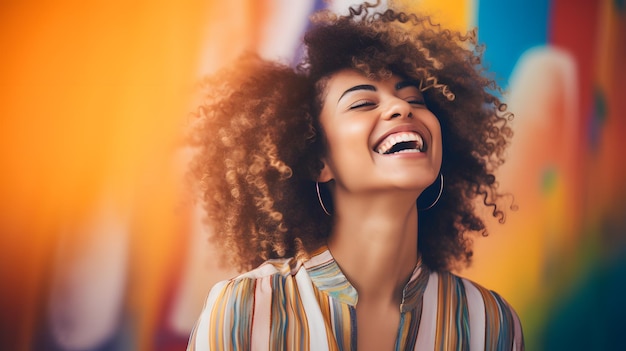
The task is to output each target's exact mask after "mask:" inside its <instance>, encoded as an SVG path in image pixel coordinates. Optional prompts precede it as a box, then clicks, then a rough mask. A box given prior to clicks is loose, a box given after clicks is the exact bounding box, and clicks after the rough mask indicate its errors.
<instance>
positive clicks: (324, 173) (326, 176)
mask: <svg viewBox="0 0 626 351" xmlns="http://www.w3.org/2000/svg"><path fill="white" fill-rule="evenodd" d="M322 163H323V164H324V167H322V170H321V171H320V175H319V177H317V181H318V182H320V183H326V182H329V181H331V180H333V179H335V175H334V174H333V171H332V170H331V169H330V167H329V166H328V162H326V160H322Z"/></svg>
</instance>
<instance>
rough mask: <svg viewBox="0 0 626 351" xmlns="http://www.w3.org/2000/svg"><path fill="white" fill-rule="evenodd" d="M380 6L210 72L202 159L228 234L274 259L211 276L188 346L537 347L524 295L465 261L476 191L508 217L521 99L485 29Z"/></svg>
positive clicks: (236, 252) (198, 138) (249, 260)
mask: <svg viewBox="0 0 626 351" xmlns="http://www.w3.org/2000/svg"><path fill="white" fill-rule="evenodd" d="M370 11H372V9H371V6H370V5H367V4H366V5H362V6H360V7H359V8H356V9H351V12H350V15H349V16H346V17H336V16H334V15H331V14H328V13H321V14H318V16H317V17H316V18H315V19H314V24H313V26H312V27H311V28H310V29H309V30H308V31H307V33H306V35H305V38H304V43H305V45H306V48H307V57H306V59H305V61H304V62H303V64H302V65H301V66H300V67H299V69H298V70H293V69H290V68H288V67H284V66H281V65H278V64H275V63H270V62H264V61H262V60H260V59H258V58H255V57H254V56H248V57H245V58H242V59H241V60H240V61H239V62H238V63H237V64H236V65H235V66H234V67H233V68H231V69H230V70H226V71H224V72H222V74H220V75H218V76H215V77H213V78H212V79H210V80H209V81H208V82H207V86H208V87H210V90H208V92H207V95H206V100H205V103H204V104H203V105H202V106H201V108H200V112H199V117H200V118H199V119H198V125H197V128H195V130H194V132H195V133H194V138H193V140H194V143H195V145H197V146H198V147H199V150H200V151H199V153H198V155H197V157H196V158H195V159H194V161H193V162H192V172H193V173H194V174H195V175H196V176H197V177H198V178H199V179H200V182H199V184H200V187H201V191H202V194H203V200H204V203H205V206H206V210H207V213H208V214H209V216H210V219H211V223H212V224H213V225H214V226H215V232H216V234H215V237H214V240H215V241H216V242H218V243H219V244H220V245H222V247H223V248H224V249H225V251H228V252H230V253H232V256H231V257H232V259H233V263H235V264H237V265H238V266H239V267H240V268H242V269H246V270H247V269H251V268H253V267H255V266H257V265H259V264H261V265H260V266H258V268H255V269H253V270H251V271H249V272H247V273H245V274H243V275H241V276H239V277H236V278H234V279H231V280H229V281H225V282H221V283H218V284H217V285H216V286H215V287H214V288H213V289H212V290H211V292H210V294H209V297H208V299H207V302H206V305H205V308H204V310H203V312H202V315H201V316H200V319H199V321H198V323H197V324H196V327H195V328H194V331H193V333H192V336H191V340H190V343H189V350H228V349H237V350H247V349H261V350H326V349H328V350H356V349H357V346H358V350H389V349H396V350H409V349H410V350H413V349H418V350H432V349H437V350H449V349H472V350H475V349H488V350H511V349H514V350H519V349H523V340H522V333H521V326H520V323H519V319H518V317H517V315H516V314H515V312H514V311H513V309H512V308H511V307H510V306H509V305H508V304H507V303H506V302H505V301H504V300H503V299H502V298H500V297H499V296H498V295H497V294H496V293H494V292H491V291H489V290H486V289H485V288H483V287H481V286H479V285H477V284H475V283H473V282H470V281H468V280H466V279H462V278H460V277H457V276H455V275H453V274H452V273H450V272H449V269H450V268H452V267H453V266H455V265H458V264H469V261H470V258H471V255H472V251H471V239H470V238H469V237H468V236H467V234H469V233H470V232H475V231H478V232H483V233H484V231H485V226H484V223H483V221H482V220H481V219H480V218H479V217H478V216H477V215H476V213H475V212H476V209H475V205H476V204H477V203H478V202H477V201H476V198H479V199H480V200H481V202H482V204H484V205H485V206H487V207H489V208H491V212H492V214H493V216H495V217H497V218H499V219H500V220H501V221H503V219H504V213H503V211H502V210H501V205H499V204H498V200H500V199H501V197H502V195H501V194H499V193H498V192H497V189H496V187H497V183H496V181H495V177H494V175H493V172H494V170H495V169H496V168H497V166H499V165H500V164H501V163H502V162H503V153H504V150H505V148H506V146H507V144H508V142H509V139H510V137H511V135H512V133H511V130H510V128H509V126H508V124H507V122H508V119H509V116H510V113H508V112H506V106H505V105H503V104H502V103H500V101H499V100H498V98H497V97H495V96H494V95H492V94H491V93H490V92H492V91H494V89H496V90H497V86H496V85H495V83H494V82H493V81H492V80H489V79H487V78H485V77H483V76H482V75H481V73H482V72H481V68H480V63H481V56H480V51H481V50H480V48H477V47H476V42H475V35H473V33H470V34H469V35H466V36H465V35H461V34H460V33H454V32H450V31H447V30H443V29H441V28H440V27H439V26H437V25H433V24H431V23H430V21H429V20H428V19H427V18H422V17H418V16H416V15H412V14H405V13H398V12H394V11H391V10H387V11H385V12H384V13H370ZM444 182H445V183H444ZM263 262H264V263H263Z"/></svg>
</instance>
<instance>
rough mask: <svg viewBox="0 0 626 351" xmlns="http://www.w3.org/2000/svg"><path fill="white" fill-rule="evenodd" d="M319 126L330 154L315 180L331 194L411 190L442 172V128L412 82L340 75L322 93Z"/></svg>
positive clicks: (419, 188)
mask: <svg viewBox="0 0 626 351" xmlns="http://www.w3.org/2000/svg"><path fill="white" fill-rule="evenodd" d="M322 98H323V105H322V110H321V114H320V123H321V126H322V128H323V130H324V133H325V135H326V140H327V145H328V153H327V155H326V157H325V159H324V160H323V161H324V169H323V170H322V172H321V175H320V178H319V181H321V182H326V181H329V180H335V189H336V190H335V191H336V192H337V191H339V190H341V191H346V192H351V193H358V192H380V191H393V190H403V191H413V192H415V196H416V197H417V196H419V194H420V193H421V192H422V190H424V189H425V188H426V187H428V186H429V185H430V184H432V183H433V182H434V180H435V179H436V177H437V175H438V173H439V169H440V167H441V157H442V151H441V149H442V147H441V128H440V125H439V121H438V120H437V118H436V117H435V116H434V115H433V114H432V113H431V112H430V111H429V110H428V108H427V107H426V105H425V101H424V97H423V95H422V93H421V92H420V90H419V89H418V87H417V85H416V84H415V82H411V81H408V80H405V79H403V78H401V77H399V76H395V75H393V76H392V77H391V78H389V79H385V80H371V79H368V78H366V77H365V76H363V75H362V74H361V73H359V72H357V71H355V70H342V71H339V72H337V73H335V74H333V75H332V76H330V78H329V80H328V81H327V84H326V87H325V89H324V91H323V92H322Z"/></svg>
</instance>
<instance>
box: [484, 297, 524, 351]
mask: <svg viewBox="0 0 626 351" xmlns="http://www.w3.org/2000/svg"><path fill="white" fill-rule="evenodd" d="M491 294H492V295H493V297H494V298H495V300H496V302H497V304H498V307H499V311H500V323H501V325H500V328H499V329H500V333H499V338H498V339H499V342H498V346H499V348H498V350H505V349H508V348H509V347H510V349H511V350H512V351H524V335H523V332H522V323H521V322H520V319H519V316H518V315H517V313H516V312H515V310H514V309H513V307H511V305H509V303H508V302H506V300H504V299H503V298H502V297H501V296H500V295H498V294H497V293H495V292H493V291H492V292H491ZM507 345H508V346H507ZM500 347H501V348H500Z"/></svg>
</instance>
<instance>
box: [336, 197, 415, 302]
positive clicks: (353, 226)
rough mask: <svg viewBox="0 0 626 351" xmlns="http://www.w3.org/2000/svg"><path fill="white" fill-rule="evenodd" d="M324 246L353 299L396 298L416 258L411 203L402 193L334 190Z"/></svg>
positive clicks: (412, 201)
mask: <svg viewBox="0 0 626 351" xmlns="http://www.w3.org/2000/svg"><path fill="white" fill-rule="evenodd" d="M335 195H336V196H335V224H334V227H333V231H332V233H331V236H330V238H329V240H328V248H329V250H330V251H331V252H332V254H333V257H334V258H335V260H336V262H337V264H338V265H339V266H340V267H341V270H342V271H343V273H344V274H345V275H346V277H347V278H348V280H349V281H350V283H351V284H352V285H353V286H354V287H355V288H356V290H357V292H358V293H359V301H360V302H362V301H372V300H375V301H380V302H383V303H384V302H387V303H393V304H399V303H400V301H401V298H402V289H403V288H404V285H405V284H406V282H407V281H408V279H409V278H410V276H411V273H412V272H413V270H414V268H415V265H416V264H417V259H418V252H417V207H416V205H415V199H414V198H409V197H406V196H404V197H403V198H401V199H399V198H398V196H390V195H388V194H387V195H384V196H383V195H376V196H366V197H363V196H354V195H350V196H346V195H345V194H341V195H339V194H335Z"/></svg>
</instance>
